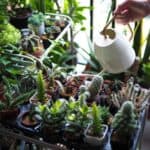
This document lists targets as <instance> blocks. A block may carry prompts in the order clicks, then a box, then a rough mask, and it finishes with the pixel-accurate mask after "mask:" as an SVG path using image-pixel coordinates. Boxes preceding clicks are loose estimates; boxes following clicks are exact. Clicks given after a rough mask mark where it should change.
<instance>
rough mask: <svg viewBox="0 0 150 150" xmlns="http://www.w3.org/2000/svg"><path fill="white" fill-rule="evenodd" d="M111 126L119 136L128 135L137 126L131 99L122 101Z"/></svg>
mask: <svg viewBox="0 0 150 150" xmlns="http://www.w3.org/2000/svg"><path fill="white" fill-rule="evenodd" d="M112 128H113V129H114V131H115V132H116V134H118V135H119V136H123V137H130V136H131V135H132V133H133V132H134V131H135V129H136V128H137V120H136V115H135V112H134V105H133V103H132V102H131V101H126V102H124V103H123V105H122V107H121V109H120V110H119V111H118V112H117V113H116V114H115V116H114V118H113V121H112Z"/></svg>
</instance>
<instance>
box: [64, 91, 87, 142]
mask: <svg viewBox="0 0 150 150" xmlns="http://www.w3.org/2000/svg"><path fill="white" fill-rule="evenodd" d="M88 96H89V93H88V92H84V93H82V94H80V95H79V98H78V99H77V100H75V99H74V98H70V100H69V101H68V105H67V113H66V116H65V127H64V130H63V139H64V140H65V141H69V142H78V143H81V142H83V131H84V129H85V128H86V127H87V125H88V124H89V122H90V118H89V117H88V115H89V110H90V109H89V107H88V105H87V104H86V99H87V97H88Z"/></svg>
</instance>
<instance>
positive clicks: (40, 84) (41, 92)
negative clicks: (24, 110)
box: [30, 70, 50, 105]
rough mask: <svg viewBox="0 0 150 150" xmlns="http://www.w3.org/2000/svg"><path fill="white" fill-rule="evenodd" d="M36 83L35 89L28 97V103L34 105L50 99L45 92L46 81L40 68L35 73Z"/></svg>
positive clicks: (44, 102) (47, 101)
mask: <svg viewBox="0 0 150 150" xmlns="http://www.w3.org/2000/svg"><path fill="white" fill-rule="evenodd" d="M36 83H37V84H36V85H37V91H36V93H35V94H34V95H33V96H32V97H31V98H30V103H31V104H35V105H37V104H38V103H41V104H46V103H47V104H48V103H49V100H50V95H48V94H47V93H46V82H45V79H44V76H43V73H42V71H41V70H40V71H39V72H38V73H37V78H36Z"/></svg>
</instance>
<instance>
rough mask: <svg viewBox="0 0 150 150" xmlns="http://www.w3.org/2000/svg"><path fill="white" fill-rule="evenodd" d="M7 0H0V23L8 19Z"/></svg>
mask: <svg viewBox="0 0 150 150" xmlns="http://www.w3.org/2000/svg"><path fill="white" fill-rule="evenodd" d="M7 5H8V1H7V0H1V1H0V24H5V23H7V21H8V13H7V9H6V8H7Z"/></svg>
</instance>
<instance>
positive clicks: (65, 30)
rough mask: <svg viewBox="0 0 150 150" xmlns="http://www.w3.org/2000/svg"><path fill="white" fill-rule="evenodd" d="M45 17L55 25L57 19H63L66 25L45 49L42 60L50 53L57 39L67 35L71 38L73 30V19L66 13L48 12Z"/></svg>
mask: <svg viewBox="0 0 150 150" xmlns="http://www.w3.org/2000/svg"><path fill="white" fill-rule="evenodd" d="M45 18H46V20H48V21H49V22H51V23H52V25H53V23H54V22H55V23H56V21H61V20H63V21H64V23H65V25H64V27H63V28H61V32H60V33H59V34H58V35H57V36H56V38H55V39H53V40H51V41H52V43H51V44H50V46H49V47H48V48H46V50H45V51H44V53H43V55H42V56H41V57H40V60H43V59H44V58H45V57H46V56H47V55H48V53H49V52H50V50H51V49H52V48H53V47H54V46H55V43H56V42H57V41H59V40H60V39H61V38H63V37H64V36H65V35H66V36H67V37H68V38H69V36H70V30H71V26H72V19H71V18H70V17H68V16H66V15H62V14H53V13H46V14H45ZM50 26H51V25H50ZM53 41H54V42H53Z"/></svg>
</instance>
